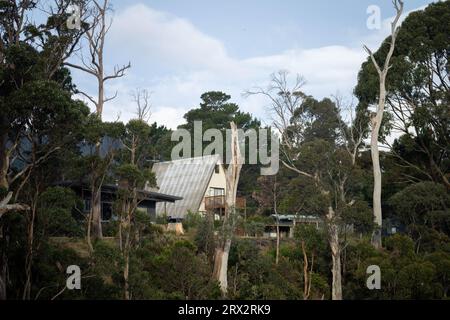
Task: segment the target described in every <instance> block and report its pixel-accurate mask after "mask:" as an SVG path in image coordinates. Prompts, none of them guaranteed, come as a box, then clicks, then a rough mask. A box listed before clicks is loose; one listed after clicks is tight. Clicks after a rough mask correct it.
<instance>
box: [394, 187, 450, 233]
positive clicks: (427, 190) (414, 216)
mask: <svg viewBox="0 0 450 320" xmlns="http://www.w3.org/2000/svg"><path fill="white" fill-rule="evenodd" d="M390 204H391V205H392V207H393V208H394V211H395V212H396V214H397V215H398V217H399V218H400V220H401V221H402V222H403V223H404V224H405V225H407V226H409V225H416V224H420V225H427V226H429V227H432V228H435V229H436V230H439V231H443V232H447V235H450V224H448V223H449V222H450V211H449V209H448V208H450V195H449V194H448V192H447V190H446V188H445V186H443V185H440V184H436V183H433V182H421V183H417V184H413V185H410V186H408V187H406V188H405V189H403V190H401V191H400V192H398V193H396V194H395V195H394V196H392V197H391V199H390Z"/></svg>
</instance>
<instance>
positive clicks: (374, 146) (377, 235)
mask: <svg viewBox="0 0 450 320" xmlns="http://www.w3.org/2000/svg"><path fill="white" fill-rule="evenodd" d="M393 4H394V7H395V9H396V11H397V15H396V17H395V19H394V21H393V22H392V24H391V44H390V47H389V51H388V53H387V55H386V59H385V61H384V65H383V67H380V65H379V64H378V62H377V60H376V59H375V56H374V54H373V53H372V51H371V50H370V49H369V48H368V47H367V46H364V49H365V50H366V51H367V53H368V54H369V55H370V59H371V60H372V63H373V65H374V67H375V69H376V70H377V72H378V76H379V82H380V92H379V97H378V106H377V112H376V114H375V116H374V117H373V118H372V119H371V121H372V137H371V155H372V164H373V180H374V187H373V214H374V220H375V223H376V225H377V230H375V231H374V233H373V235H372V244H373V246H374V247H375V248H381V246H382V242H381V228H382V223H383V216H382V211H381V167H380V152H379V150H378V140H379V135H380V129H381V124H382V122H383V115H384V109H385V104H386V77H387V75H388V71H389V68H390V62H391V58H392V55H393V54H394V49H395V42H396V39H397V35H398V31H399V29H398V28H397V25H398V22H399V20H400V17H401V15H402V13H403V7H404V3H403V1H402V0H393Z"/></svg>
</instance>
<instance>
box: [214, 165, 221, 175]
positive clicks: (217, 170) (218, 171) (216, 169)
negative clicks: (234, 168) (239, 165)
mask: <svg viewBox="0 0 450 320" xmlns="http://www.w3.org/2000/svg"><path fill="white" fill-rule="evenodd" d="M214 172H215V173H216V174H219V173H220V166H219V165H218V164H216V166H215V167H214Z"/></svg>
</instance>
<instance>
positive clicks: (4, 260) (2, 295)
mask: <svg viewBox="0 0 450 320" xmlns="http://www.w3.org/2000/svg"><path fill="white" fill-rule="evenodd" d="M8 245H9V237H8V235H7V230H5V226H4V225H0V301H1V300H6V297H7V295H6V286H7V279H8V255H7V253H6V250H7V248H8Z"/></svg>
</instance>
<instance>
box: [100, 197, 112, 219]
mask: <svg viewBox="0 0 450 320" xmlns="http://www.w3.org/2000/svg"><path fill="white" fill-rule="evenodd" d="M112 207H113V205H112V203H111V202H102V221H104V222H108V221H110V220H111V219H112V215H113V212H112Z"/></svg>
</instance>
